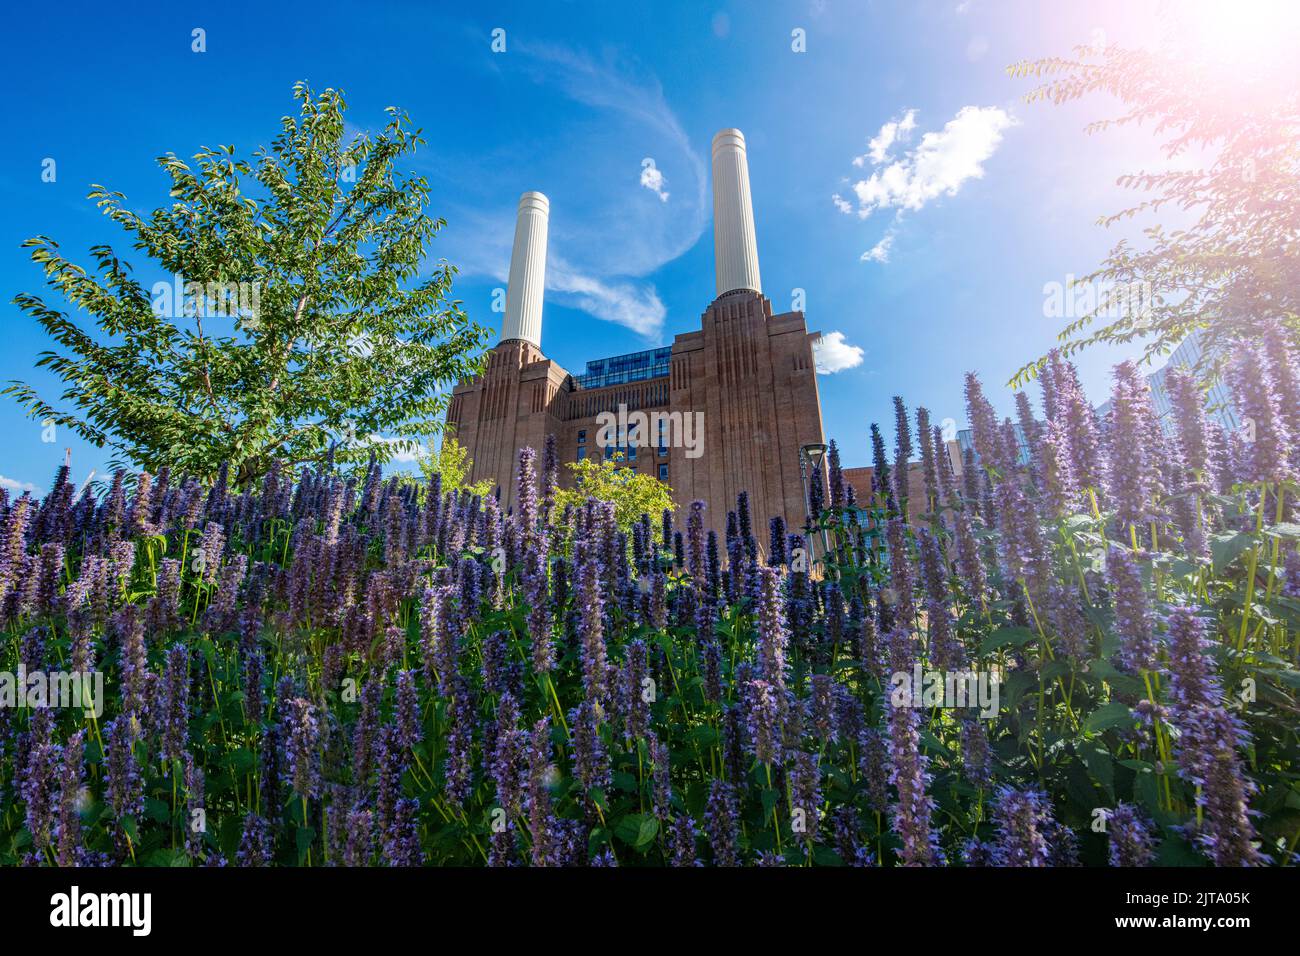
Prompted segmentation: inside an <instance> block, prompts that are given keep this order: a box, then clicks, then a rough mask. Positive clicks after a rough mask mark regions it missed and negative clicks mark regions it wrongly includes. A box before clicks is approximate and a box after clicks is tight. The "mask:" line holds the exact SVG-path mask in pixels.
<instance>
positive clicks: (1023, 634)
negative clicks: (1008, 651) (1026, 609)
mask: <svg viewBox="0 0 1300 956" xmlns="http://www.w3.org/2000/svg"><path fill="white" fill-rule="evenodd" d="M1036 637H1038V635H1037V634H1036V633H1034V632H1033V631H1031V630H1030V629H1029V628H1027V627H1000V628H998V629H997V630H996V631H992V632H990V633H988V634H986V635H984V640H983V641H982V642H981V644H980V653H981V654H988V653H990V652H992V651H996V650H997V649H998V648H1000V647H1024V646H1025V645H1026V644H1028V643H1029V642H1030V641H1032V640H1034V639H1035V638H1036Z"/></svg>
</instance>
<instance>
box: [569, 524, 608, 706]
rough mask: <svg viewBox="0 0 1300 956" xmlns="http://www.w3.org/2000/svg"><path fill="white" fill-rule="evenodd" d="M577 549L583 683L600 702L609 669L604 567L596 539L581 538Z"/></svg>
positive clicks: (604, 690)
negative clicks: (593, 540)
mask: <svg viewBox="0 0 1300 956" xmlns="http://www.w3.org/2000/svg"><path fill="white" fill-rule="evenodd" d="M575 549H576V550H577V552H578V553H577V558H576V563H577V577H578V581H577V595H576V599H577V602H578V636H579V651H580V656H581V658H582V686H583V689H584V690H585V691H586V694H587V699H588V700H592V701H596V702H601V701H604V699H605V697H606V686H607V681H608V676H609V675H608V670H607V667H606V658H605V623H604V599H603V597H602V595H601V576H602V567H601V561H600V558H599V556H598V555H597V553H596V547H595V544H594V542H592V541H590V540H584V541H581V542H580V543H579V544H577V545H575Z"/></svg>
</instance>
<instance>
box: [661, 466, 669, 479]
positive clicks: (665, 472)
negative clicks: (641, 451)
mask: <svg viewBox="0 0 1300 956" xmlns="http://www.w3.org/2000/svg"><path fill="white" fill-rule="evenodd" d="M659 480H660V481H667V480H668V466H667V465H660V466H659Z"/></svg>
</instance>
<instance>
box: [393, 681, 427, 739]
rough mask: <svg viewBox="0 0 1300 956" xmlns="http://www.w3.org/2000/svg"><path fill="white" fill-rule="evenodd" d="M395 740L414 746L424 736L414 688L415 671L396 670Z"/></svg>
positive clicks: (418, 703)
mask: <svg viewBox="0 0 1300 956" xmlns="http://www.w3.org/2000/svg"><path fill="white" fill-rule="evenodd" d="M396 695H397V707H396V720H397V742H398V743H400V744H401V745H402V746H403V747H414V746H415V745H416V744H418V743H419V742H420V741H421V740H422V739H423V738H424V731H423V728H422V727H421V725H420V702H419V699H418V697H417V695H416V690H415V671H413V670H401V671H398V672H397V691H396Z"/></svg>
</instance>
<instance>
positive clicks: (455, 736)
mask: <svg viewBox="0 0 1300 956" xmlns="http://www.w3.org/2000/svg"><path fill="white" fill-rule="evenodd" d="M474 725H475V719H474V701H473V696H472V692H471V690H470V685H469V683H468V682H467V681H466V680H464V679H463V678H462V679H458V680H457V681H456V689H455V692H454V693H453V695H452V703H451V728H450V729H449V730H448V731H447V763H446V767H445V774H444V776H445V779H446V784H445V788H444V792H445V793H446V795H447V802H448V803H449V804H451V805H452V806H454V807H461V806H463V805H464V803H465V801H466V800H468V799H469V796H470V793H471V792H472V791H473V782H474V781H473V776H474V764H473V749H474Z"/></svg>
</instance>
